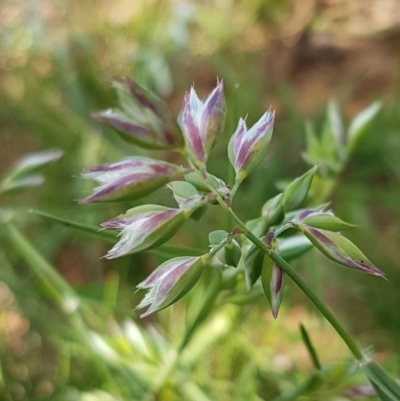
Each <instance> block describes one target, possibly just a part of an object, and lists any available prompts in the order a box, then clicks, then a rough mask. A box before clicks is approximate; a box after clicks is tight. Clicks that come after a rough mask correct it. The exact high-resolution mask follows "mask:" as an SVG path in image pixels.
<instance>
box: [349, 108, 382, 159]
mask: <svg viewBox="0 0 400 401" xmlns="http://www.w3.org/2000/svg"><path fill="white" fill-rule="evenodd" d="M381 108H382V102H374V103H372V104H371V105H370V106H368V107H367V108H366V109H364V110H362V111H361V112H360V113H358V114H357V115H356V116H355V117H354V119H353V121H352V122H351V124H350V127H349V131H348V138H347V150H348V152H349V153H350V152H352V151H353V150H354V148H355V147H356V145H357V142H358V141H359V140H360V139H361V137H362V136H363V135H364V134H365V132H366V131H367V129H368V127H369V126H370V124H371V122H372V120H373V119H374V118H375V117H376V116H377V114H378V113H379V111H380V110H381Z"/></svg>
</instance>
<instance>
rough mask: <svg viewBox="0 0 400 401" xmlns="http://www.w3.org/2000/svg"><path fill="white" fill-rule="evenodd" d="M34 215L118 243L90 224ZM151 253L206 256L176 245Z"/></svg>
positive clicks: (165, 246)
mask: <svg viewBox="0 0 400 401" xmlns="http://www.w3.org/2000/svg"><path fill="white" fill-rule="evenodd" d="M31 212H32V213H35V214H36V215H38V216H40V217H43V218H44V219H46V220H50V221H53V222H56V223H60V224H63V225H64V226H66V227H71V228H73V229H75V230H77V231H79V232H80V233H81V234H84V235H87V236H89V237H91V238H93V239H98V240H101V241H105V242H109V243H111V244H114V243H115V242H116V241H117V234H116V233H114V232H112V231H101V230H99V228H98V227H96V226H91V225H89V224H84V223H81V222H79V221H75V220H70V219H66V218H63V217H59V216H55V215H53V214H49V213H46V212H42V211H39V210H32V211H31ZM149 252H153V253H157V254H160V255H163V256H168V257H169V256H188V255H194V256H199V255H202V254H204V251H203V250H201V249H196V248H182V247H179V246H174V245H165V244H164V245H161V246H159V247H158V248H156V249H151V250H149Z"/></svg>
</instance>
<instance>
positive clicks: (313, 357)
mask: <svg viewBox="0 0 400 401" xmlns="http://www.w3.org/2000/svg"><path fill="white" fill-rule="evenodd" d="M300 333H301V338H302V340H303V343H304V345H305V346H306V348H307V351H308V353H309V355H310V359H311V361H312V363H313V365H314V368H315V369H317V370H320V369H321V363H320V361H319V358H318V354H317V352H316V351H315V348H314V346H313V344H312V342H311V340H310V337H309V335H308V333H307V330H306V328H305V327H304V326H303V325H302V324H300Z"/></svg>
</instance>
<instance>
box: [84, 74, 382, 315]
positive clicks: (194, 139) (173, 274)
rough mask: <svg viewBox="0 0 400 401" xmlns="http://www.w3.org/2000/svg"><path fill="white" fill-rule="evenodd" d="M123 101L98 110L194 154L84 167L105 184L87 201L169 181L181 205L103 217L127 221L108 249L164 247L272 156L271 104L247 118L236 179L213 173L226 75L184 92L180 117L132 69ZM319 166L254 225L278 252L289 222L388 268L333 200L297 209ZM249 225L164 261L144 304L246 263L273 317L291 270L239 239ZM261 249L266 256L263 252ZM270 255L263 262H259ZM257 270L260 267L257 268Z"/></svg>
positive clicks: (235, 153)
mask: <svg viewBox="0 0 400 401" xmlns="http://www.w3.org/2000/svg"><path fill="white" fill-rule="evenodd" d="M115 87H116V90H117V93H118V97H119V103H120V106H121V107H120V109H116V110H111V109H110V110H106V111H102V112H98V113H96V114H95V116H96V117H97V118H98V119H100V120H102V121H103V122H105V123H107V124H109V125H111V126H113V127H114V128H116V130H117V132H118V133H119V135H121V137H122V138H123V139H125V140H127V141H128V142H131V143H133V144H135V145H137V146H140V147H143V148H146V149H163V150H166V149H168V150H171V151H176V152H180V153H181V154H182V155H183V156H184V157H185V159H186V160H187V163H188V165H187V166H185V167H182V166H178V165H175V164H172V163H167V162H165V161H162V160H156V159H151V158H146V157H136V156H134V157H131V158H128V159H125V160H122V161H119V162H115V163H110V164H105V165H101V166H98V167H93V168H89V169H87V170H85V171H84V173H83V177H84V178H88V179H91V180H94V181H96V182H97V183H98V186H97V187H96V188H94V191H93V193H92V194H91V195H90V196H88V197H87V198H85V199H83V200H82V201H81V203H89V202H109V201H120V200H130V199H138V198H141V197H144V196H146V195H148V194H150V193H152V192H153V191H155V190H157V189H159V188H161V187H164V186H167V187H168V188H169V189H170V190H171V191H172V193H173V196H174V198H175V200H176V202H177V204H178V207H177V208H168V207H164V206H160V205H142V206H138V207H134V208H133V209H130V210H128V211H127V212H126V213H124V214H122V215H120V216H118V217H116V218H114V219H112V220H110V221H107V222H105V223H103V224H102V227H103V228H106V229H115V230H119V241H118V242H117V243H116V244H115V245H114V247H112V249H110V251H109V252H108V253H107V255H106V258H109V259H112V258H118V257H121V256H125V255H128V254H132V253H137V252H141V251H145V250H148V249H152V248H155V247H157V246H159V245H161V244H163V243H164V242H166V241H167V240H169V239H170V238H171V237H172V236H173V235H174V234H175V233H176V232H177V230H178V229H179V228H180V227H181V226H182V224H183V223H184V222H185V221H186V220H187V219H188V218H190V217H192V218H194V219H196V220H197V219H199V218H201V216H202V214H203V213H204V211H205V209H206V207H207V204H209V203H213V204H215V203H218V202H221V201H223V202H224V203H225V204H226V205H227V207H228V208H230V203H231V200H232V198H233V196H234V194H235V193H236V190H237V189H238V188H239V186H240V184H241V182H242V181H243V180H244V179H245V178H246V177H247V176H248V175H249V174H250V173H251V172H252V171H253V169H254V168H255V167H256V166H257V165H258V164H259V163H260V161H261V160H262V159H263V157H264V155H265V153H266V151H267V149H268V146H269V143H270V141H271V137H272V131H273V125H274V117H275V114H274V112H273V111H271V110H269V111H267V112H266V113H265V114H264V115H263V116H262V117H261V118H260V119H259V120H258V122H257V123H255V124H254V126H253V127H251V128H248V127H247V126H246V122H245V120H243V119H240V120H239V123H238V127H237V129H236V131H235V132H234V133H233V135H232V137H231V139H230V141H229V145H228V158H229V161H230V163H231V165H232V167H233V168H234V170H235V182H234V183H232V184H233V185H232V186H229V185H227V184H226V183H225V182H224V181H223V180H221V179H220V178H218V177H215V176H213V175H211V174H209V173H207V168H206V166H207V159H208V156H209V154H210V152H211V150H212V148H213V146H214V144H215V141H216V139H217V138H218V136H219V134H220V133H221V131H222V130H223V128H224V121H225V117H226V111H227V108H226V101H225V96H224V82H223V81H222V80H221V81H218V83H217V86H216V88H215V89H214V90H213V91H212V92H211V93H210V94H209V96H208V97H207V98H206V99H205V100H204V101H202V100H200V99H199V98H198V96H197V94H196V92H195V90H194V89H193V88H191V90H190V92H189V93H186V94H185V98H184V102H183V106H182V110H181V112H180V114H179V117H178V119H177V122H175V121H174V119H173V118H172V117H171V114H170V112H169V110H168V108H167V106H166V105H165V104H164V103H163V102H162V101H161V100H160V99H159V98H157V97H156V96H155V95H153V94H152V93H150V92H148V91H146V90H145V89H143V88H141V87H140V86H139V85H137V84H136V83H134V82H133V81H131V80H130V79H126V80H125V81H124V83H116V84H115ZM315 172H316V168H313V169H311V170H310V171H308V172H307V173H305V174H304V175H303V176H301V177H299V178H297V179H296V180H294V181H293V182H292V183H291V184H289V185H288V186H287V188H286V189H285V191H284V192H283V193H281V194H278V195H277V196H276V197H274V198H272V199H270V200H269V201H268V202H266V204H265V205H264V207H263V209H262V211H261V215H260V217H259V218H258V219H256V220H255V221H252V222H249V223H251V224H248V227H249V229H250V230H251V232H252V233H253V234H254V235H256V236H257V237H258V238H260V239H261V240H262V241H263V242H264V243H265V245H266V247H267V248H268V249H271V250H274V251H276V252H279V242H278V239H277V237H278V235H279V234H281V233H282V232H283V231H285V230H286V229H288V228H291V229H295V230H297V231H298V232H300V233H302V234H303V235H304V236H305V237H307V238H308V239H309V241H310V242H311V243H312V244H313V245H314V246H315V247H316V248H318V249H319V250H320V251H321V252H322V253H324V254H325V255H326V256H328V257H329V258H331V259H333V260H335V261H336V262H339V263H341V264H344V265H347V266H350V267H353V268H356V269H359V270H363V271H365V272H367V273H370V274H373V275H377V276H383V273H382V272H381V271H380V270H378V269H377V268H376V267H375V266H374V265H373V264H372V263H371V262H370V261H369V260H368V259H367V258H366V257H365V255H364V254H363V253H362V252H361V251H360V250H359V249H358V248H357V247H356V246H355V245H354V244H352V243H351V242H350V241H349V240H347V239H346V238H345V237H343V236H342V235H341V234H340V233H339V231H341V230H343V229H346V228H349V227H351V225H350V224H348V223H345V222H343V221H342V220H340V219H338V218H337V217H335V216H334V215H333V214H332V213H331V212H327V211H326V210H325V205H323V206H321V207H317V208H314V209H307V210H304V209H302V210H296V208H298V207H299V205H300V204H301V203H302V202H303V200H304V199H305V197H306V195H307V192H308V190H309V188H310V184H311V181H312V178H313V176H314V174H315ZM242 233H243V232H242V231H241V230H235V231H234V232H233V233H226V232H225V231H222V230H217V231H215V232H213V233H211V234H210V236H209V238H210V243H211V250H210V251H209V252H207V253H205V254H204V255H202V256H185V257H177V258H173V259H171V260H168V261H166V262H164V263H163V264H162V265H161V266H159V267H158V268H157V269H156V270H155V271H154V272H153V273H152V274H151V275H150V276H149V277H148V278H147V279H146V280H145V281H144V282H142V283H140V284H139V286H138V287H139V288H143V289H147V290H148V292H147V294H146V296H145V297H144V299H143V301H142V302H141V303H140V305H139V307H140V308H141V307H146V306H148V307H149V308H148V309H147V311H146V313H144V314H143V315H142V316H146V315H148V314H150V313H152V312H155V311H158V310H161V309H163V308H165V307H167V306H169V305H171V304H172V303H174V302H176V301H177V300H178V299H180V298H181V297H182V296H183V295H185V294H186V293H187V292H188V291H189V290H190V289H191V288H192V287H193V286H194V285H195V283H196V282H197V281H198V279H199V277H200V275H201V273H202V271H203V269H204V267H205V266H207V265H211V266H212V265H213V264H216V265H218V267H221V266H222V267H223V268H228V267H232V266H233V267H234V268H239V269H243V270H244V271H245V276H246V282H247V284H248V285H249V286H251V285H253V284H254V282H255V281H257V279H258V278H259V277H260V276H261V281H262V285H263V288H264V291H265V293H266V295H267V298H268V300H269V302H270V304H271V308H272V313H273V315H274V317H276V316H277V314H278V310H279V305H280V302H281V290H282V282H283V271H282V270H281V268H280V267H279V266H277V265H276V264H275V263H274V262H273V261H272V259H270V258H269V257H268V256H267V255H266V254H263V253H262V252H261V250H260V249H259V248H257V247H256V246H255V245H254V244H253V243H252V242H251V241H249V240H248V239H247V238H245V239H243V240H242V241H241V243H240V244H239V243H238V241H236V240H235V237H236V236H237V235H240V234H242ZM260 255H261V258H260ZM259 265H261V266H259ZM254 272H256V273H254Z"/></svg>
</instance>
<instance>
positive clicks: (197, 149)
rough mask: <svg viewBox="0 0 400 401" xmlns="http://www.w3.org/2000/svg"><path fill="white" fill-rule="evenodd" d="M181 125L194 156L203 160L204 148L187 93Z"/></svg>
mask: <svg viewBox="0 0 400 401" xmlns="http://www.w3.org/2000/svg"><path fill="white" fill-rule="evenodd" d="M182 118H183V125H184V127H185V129H186V132H185V133H186V138H187V140H188V141H189V143H190V147H191V149H192V150H193V152H194V154H195V156H196V158H197V159H198V160H200V161H204V158H205V155H204V148H203V142H202V140H201V137H200V132H199V127H198V126H197V123H196V122H195V121H194V119H193V115H192V109H191V105H190V98H189V94H188V93H186V94H185V100H184V106H183V116H182Z"/></svg>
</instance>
